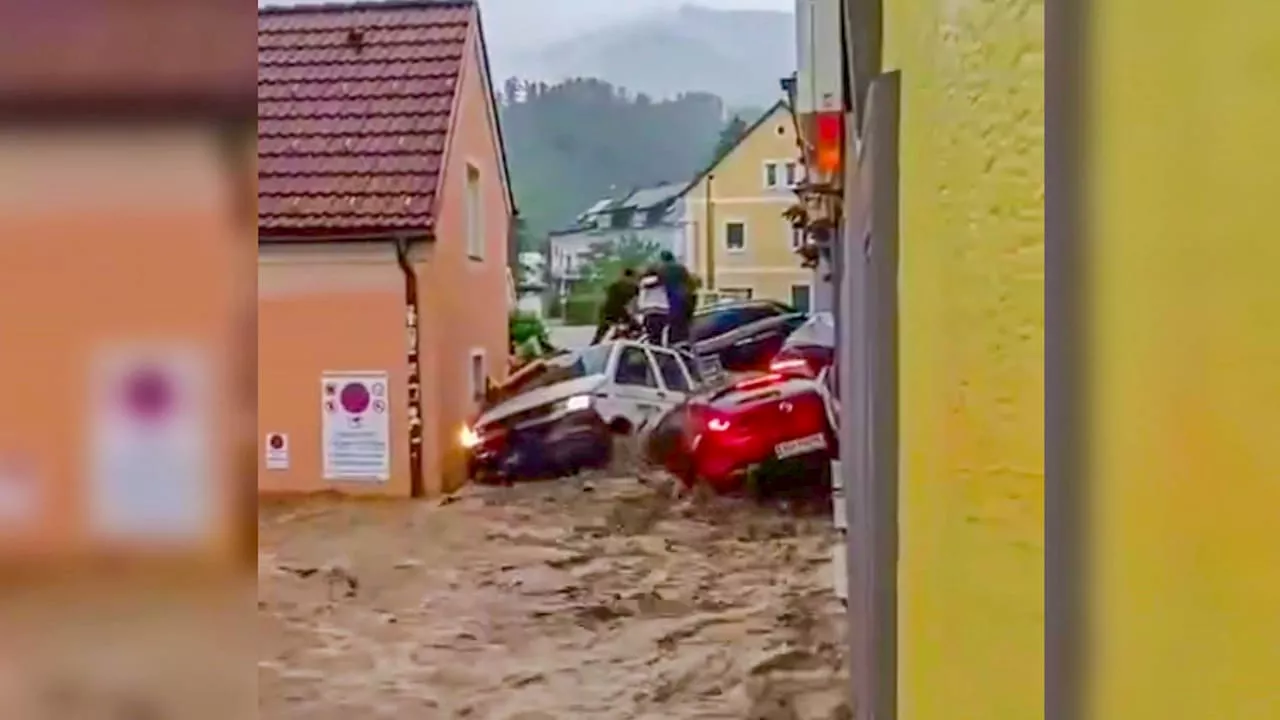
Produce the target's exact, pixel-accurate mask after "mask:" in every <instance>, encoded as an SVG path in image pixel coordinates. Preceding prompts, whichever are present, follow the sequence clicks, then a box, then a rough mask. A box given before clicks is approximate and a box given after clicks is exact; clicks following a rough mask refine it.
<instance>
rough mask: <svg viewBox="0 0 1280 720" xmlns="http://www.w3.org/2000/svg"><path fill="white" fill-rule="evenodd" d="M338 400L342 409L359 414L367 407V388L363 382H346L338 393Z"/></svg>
mask: <svg viewBox="0 0 1280 720" xmlns="http://www.w3.org/2000/svg"><path fill="white" fill-rule="evenodd" d="M338 402H340V403H342V409H343V410H346V411H347V412H349V413H351V414H352V415H359V414H360V413H362V412H364V411H365V410H368V409H369V388H367V387H365V386H364V383H358V382H353V383H347V384H346V385H345V386H343V388H342V392H341V393H339V395H338Z"/></svg>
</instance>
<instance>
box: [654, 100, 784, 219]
mask: <svg viewBox="0 0 1280 720" xmlns="http://www.w3.org/2000/svg"><path fill="white" fill-rule="evenodd" d="M787 107H790V105H789V103H787V101H786V100H785V99H783V100H779V101H777V102H775V103H774V104H773V105H771V106H770V107H769V109H768V110H765V111H764V112H762V113H760V117H758V118H756V119H755V121H754V122H752V123H751V124H750V125H748V126H747V129H746V130H744V131H743V133H742V135H740V136H738V139H737V140H735V141H734V142H733V144H732V145H730V146H729V147H728V148H727V149H726V150H725V151H724V152H723V153H720V155H719V156H718V157H716V158H715V159H714V160H712V161H711V163H710V164H708V165H707V166H706V167H705V168H703V169H702V171H701V172H699V173H698V174H696V175H694V176H693V179H692V180H690V181H689V182H688V183H686V184H685V186H684V189H682V190H681V191H680V192H678V193H676V194H675V195H673V196H672V197H684V196H685V195H688V194H689V191H690V190H693V188H694V187H696V186H697V185H698V183H700V182H702V180H703V179H704V178H705V177H707V176H708V175H710V174H711V173H712V172H714V171H715V169H716V168H718V167H720V164H721V163H723V162H724V160H725V158H727V157H729V156H730V155H732V154H733V151H734V150H737V149H738V148H739V147H740V146H741V145H742V143H743V142H744V141H746V139H747V138H749V137H751V134H752V133H754V132H755V131H756V130H759V129H760V126H761V125H764V124H765V122H766V121H768V120H769V118H771V117H773V114H774V113H776V112H778V110H781V109H784V108H787Z"/></svg>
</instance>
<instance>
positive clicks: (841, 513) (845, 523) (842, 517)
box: [831, 490, 849, 530]
mask: <svg viewBox="0 0 1280 720" xmlns="http://www.w3.org/2000/svg"><path fill="white" fill-rule="evenodd" d="M848 502H849V501H848V499H847V498H845V496H844V490H833V491H831V515H832V516H833V517H834V518H835V526H836V529H837V530H848V529H849V506H848V505H847V504H846V503H848Z"/></svg>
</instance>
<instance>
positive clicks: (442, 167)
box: [258, 0, 514, 496]
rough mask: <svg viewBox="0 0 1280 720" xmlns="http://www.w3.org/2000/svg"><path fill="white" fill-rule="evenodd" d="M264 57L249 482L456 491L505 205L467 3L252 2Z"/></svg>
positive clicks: (502, 241)
mask: <svg viewBox="0 0 1280 720" xmlns="http://www.w3.org/2000/svg"><path fill="white" fill-rule="evenodd" d="M258 59H259V80H258V116H259V118H258V173H259V174H258V178H259V187H258V193H259V195H258V420H259V433H258V435H259V442H260V447H259V462H258V488H259V492H267V493H271V492H311V491H321V490H337V491H340V492H347V493H356V494H378V495H396V496H409V495H413V496H421V495H432V494H436V493H440V492H445V491H449V490H451V489H453V488H456V487H457V486H459V485H460V484H461V483H462V482H464V481H465V464H464V459H463V453H462V449H461V447H460V445H459V442H458V436H459V432H460V430H461V428H462V426H463V424H464V423H465V422H466V421H467V420H468V419H469V416H470V415H471V414H472V413H474V412H475V410H476V407H477V402H478V400H479V399H480V398H481V397H482V394H483V391H484V382H485V378H486V376H492V377H494V378H498V377H500V376H501V375H502V373H503V372H504V371H505V367H506V362H505V359H506V356H507V311H508V302H507V299H508V288H509V285H508V270H507V268H508V263H507V252H508V248H509V240H510V237H511V232H512V219H513V217H514V203H513V200H512V196H511V192H510V183H509V182H508V176H507V170H506V164H505V159H504V153H503V148H502V140H501V133H500V131H499V127H498V117H497V112H496V108H495V104H494V100H493V90H492V86H491V79H490V77H489V73H488V63H487V57H486V52H485V46H484V35H483V32H482V30H481V24H480V14H479V9H478V7H477V5H476V4H475V3H474V2H472V1H470V0H457V1H443V0H424V1H422V2H409V1H406V2H398V3H395V4H394V5H390V4H384V5H381V6H380V5H373V4H369V5H364V6H362V5H359V4H353V5H316V6H300V7H286V8H260V9H259V16H258ZM350 388H355V389H354V390H352V393H351V394H350V396H348V389H350ZM349 400H350V402H348V401H349ZM281 446H283V447H281Z"/></svg>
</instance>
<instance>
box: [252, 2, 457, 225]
mask: <svg viewBox="0 0 1280 720" xmlns="http://www.w3.org/2000/svg"><path fill="white" fill-rule="evenodd" d="M474 17H475V15H474V7H473V3H472V1H471V0H418V1H417V2H412V1H409V0H398V1H396V2H385V3H373V2H366V3H362V4H351V5H311V6H295V7H289V8H265V9H260V10H259V11H258V65H259V70H258V227H259V233H260V234H263V235H270V234H272V233H273V232H274V233H277V234H286V235H287V234H293V233H298V232H301V231H307V232H321V233H323V232H325V231H333V232H340V233H350V232H377V231H383V230H392V229H400V228H415V229H423V230H425V229H427V228H428V227H429V226H430V225H431V222H432V210H433V205H434V199H435V197H434V196H435V191H436V185H437V180H438V176H439V174H440V168H441V163H442V158H443V152H444V149H445V144H446V140H447V137H446V136H447V134H448V131H449V125H450V122H449V121H450V118H449V113H450V112H451V110H452V107H453V95H454V91H455V89H456V87H457V84H458V77H459V74H460V72H461V68H462V64H463V53H464V50H465V47H466V41H467V37H468V33H469V30H470V24H471V23H472V22H473V18H474Z"/></svg>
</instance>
